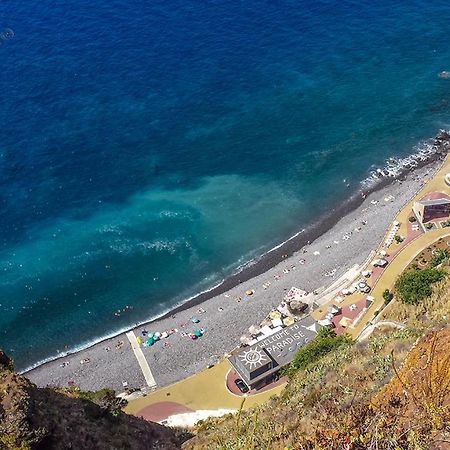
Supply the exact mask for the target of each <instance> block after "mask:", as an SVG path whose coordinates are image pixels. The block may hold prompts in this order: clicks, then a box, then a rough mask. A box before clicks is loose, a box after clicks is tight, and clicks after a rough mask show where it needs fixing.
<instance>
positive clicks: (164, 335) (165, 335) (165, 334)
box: [161, 331, 169, 339]
mask: <svg viewBox="0 0 450 450" xmlns="http://www.w3.org/2000/svg"><path fill="white" fill-rule="evenodd" d="M168 336H169V335H168V334H167V331H163V332H162V333H161V339H165V338H166V337H168Z"/></svg>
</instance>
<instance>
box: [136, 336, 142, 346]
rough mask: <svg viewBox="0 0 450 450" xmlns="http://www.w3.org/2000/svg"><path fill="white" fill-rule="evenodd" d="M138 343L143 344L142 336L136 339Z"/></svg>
mask: <svg viewBox="0 0 450 450" xmlns="http://www.w3.org/2000/svg"><path fill="white" fill-rule="evenodd" d="M136 341H137V343H138V344H139V345H141V344H142V338H141V337H140V336H138V337H137V338H136Z"/></svg>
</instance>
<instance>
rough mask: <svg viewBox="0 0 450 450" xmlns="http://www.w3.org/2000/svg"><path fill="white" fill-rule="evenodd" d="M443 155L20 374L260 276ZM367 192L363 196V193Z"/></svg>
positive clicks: (385, 181)
mask: <svg viewBox="0 0 450 450" xmlns="http://www.w3.org/2000/svg"><path fill="white" fill-rule="evenodd" d="M441 159H442V158H441V156H440V155H439V154H433V155H432V156H431V157H430V158H428V159H427V160H426V161H421V162H420V163H419V164H418V166H417V167H415V168H414V170H411V171H407V170H405V171H404V172H402V173H400V174H399V175H398V176H397V177H389V178H388V177H385V178H382V179H381V180H379V181H378V182H377V183H376V184H374V185H373V186H371V187H370V188H368V189H367V190H365V191H364V192H363V190H362V189H361V188H360V189H359V190H358V191H356V192H353V193H352V194H351V195H350V197H349V198H347V199H346V200H345V201H344V202H342V203H341V205H340V206H339V207H337V208H334V209H333V210H332V211H330V212H329V213H324V214H322V215H321V216H320V217H319V218H318V219H317V220H316V221H314V222H313V223H311V224H310V225H308V226H307V228H303V229H302V230H300V231H298V232H296V233H294V234H293V235H292V236H290V237H289V238H287V239H286V240H284V241H282V242H281V243H280V244H277V245H275V246H274V247H273V248H271V249H269V250H267V251H265V252H264V253H263V254H261V255H259V256H257V257H255V258H253V259H251V260H249V261H247V262H245V263H243V264H242V265H241V267H242V268H241V269H240V270H238V271H236V272H234V273H231V274H230V275H229V276H227V277H226V278H224V279H222V280H221V281H220V282H218V283H216V284H215V285H214V286H212V287H210V288H207V289H205V290H203V291H201V292H198V293H196V294H193V295H192V296H191V297H188V298H186V299H184V300H182V301H180V302H179V303H177V304H174V305H173V306H171V307H169V308H168V309H167V310H165V311H163V312H161V313H159V314H156V315H155V316H153V317H150V318H148V319H144V320H143V321H141V322H135V323H134V324H132V325H129V326H125V327H123V328H121V329H119V330H117V331H113V332H111V333H108V334H106V335H104V336H101V337H99V338H94V339H93V340H92V341H89V342H87V343H85V344H80V345H78V346H75V347H74V348H73V349H71V350H68V351H67V352H61V353H59V354H57V355H53V356H49V357H48V358H46V359H44V360H41V361H38V362H36V363H34V364H31V365H29V366H27V367H26V368H25V369H23V370H20V371H19V373H21V374H26V373H28V372H31V371H32V370H35V369H37V368H39V367H41V366H44V365H46V364H48V363H51V362H54V361H57V360H59V359H61V358H64V357H67V356H70V355H75V354H77V353H80V352H82V351H84V350H87V349H89V348H90V347H93V346H95V345H97V344H101V343H103V342H106V341H108V340H110V339H114V338H116V337H118V336H121V335H122V334H124V333H126V332H128V331H131V330H134V329H136V328H137V327H142V326H147V325H150V324H155V323H158V322H159V321H162V320H164V319H167V318H170V317H171V316H173V315H174V314H177V313H180V312H182V311H185V310H187V309H189V308H192V307H195V306H200V305H201V304H202V303H204V302H206V301H207V300H210V299H211V298H213V297H215V296H218V295H221V294H224V293H226V292H228V291H230V290H231V289H233V288H235V287H236V286H239V285H240V284H242V283H244V282H246V281H249V280H251V279H252V278H255V277H257V276H259V275H262V274H264V273H266V272H267V271H268V270H270V269H272V268H273V267H275V266H277V265H278V264H280V263H281V262H283V260H285V259H286V256H285V255H287V257H288V258H289V257H291V256H293V255H294V254H295V253H296V252H298V251H300V250H301V249H302V248H304V247H305V246H307V245H309V244H311V243H313V242H314V241H315V240H316V239H318V238H319V237H321V236H323V235H324V234H325V233H327V232H328V231H329V230H331V229H332V228H333V226H334V225H336V224H337V223H338V222H339V220H340V219H341V218H342V217H344V216H346V215H348V214H349V213H351V212H353V211H355V210H356V209H357V208H358V207H360V206H361V204H362V203H363V202H364V200H365V198H366V197H367V196H369V195H371V194H374V193H376V192H378V191H381V190H382V189H383V188H385V187H387V186H389V185H391V184H394V183H396V182H398V181H401V180H403V179H404V178H405V177H407V176H409V175H411V174H414V172H415V171H417V170H420V169H422V168H424V167H427V166H431V165H433V164H434V163H436V162H437V161H439V160H441ZM363 193H364V194H365V196H363V195H362V194H363Z"/></svg>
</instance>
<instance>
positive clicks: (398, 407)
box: [183, 277, 450, 450]
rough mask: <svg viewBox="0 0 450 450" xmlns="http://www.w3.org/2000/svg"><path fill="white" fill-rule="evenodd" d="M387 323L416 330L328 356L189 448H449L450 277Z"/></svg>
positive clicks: (199, 433)
mask: <svg viewBox="0 0 450 450" xmlns="http://www.w3.org/2000/svg"><path fill="white" fill-rule="evenodd" d="M383 316H384V318H386V319H389V320H395V321H398V322H403V323H405V324H407V328H406V329H404V330H395V331H392V330H391V331H388V330H386V329H384V330H383V329H380V330H377V331H376V332H374V334H373V335H372V336H371V337H370V338H369V339H368V340H367V341H365V342H363V343H357V344H355V345H353V346H351V345H348V346H345V347H344V348H341V349H339V350H338V351H337V352H334V353H332V354H329V355H327V356H325V357H324V358H322V359H321V360H319V361H318V362H316V363H315V364H313V365H312V366H310V367H308V369H307V370H300V371H298V372H297V373H296V374H295V375H294V376H293V377H292V378H291V379H290V381H289V383H288V386H287V387H286V389H285V390H284V391H283V393H282V395H281V396H280V397H277V398H272V399H271V400H270V401H269V402H268V403H267V404H265V405H263V406H261V407H259V408H257V409H253V410H249V411H246V412H244V411H240V412H239V414H238V415H234V416H233V415H229V416H227V417H224V418H221V419H215V420H208V421H205V422H202V423H200V424H199V425H198V428H197V430H196V437H195V438H194V439H192V440H190V441H188V442H186V443H185V444H184V446H183V448H184V449H208V450H209V449H220V450H238V449H239V450H241V449H245V450H260V449H274V450H277V449H280V450H281V449H282V450H287V449H288V450H294V449H299V450H309V449H311V450H313V449H314V450H322V449H323V450H342V449H349V450H363V449H368V450H426V449H436V450H444V449H445V450H447V449H450V428H449V424H450V412H449V404H450V394H449V393H450V356H449V355H448V350H449V348H450V328H448V318H449V317H450V277H448V278H447V279H446V280H445V281H444V282H442V283H440V284H439V285H437V286H436V287H435V289H434V293H433V295H432V296H431V297H430V298H429V299H426V300H425V301H424V302H423V303H422V304H421V305H417V306H413V305H403V304H401V303H399V302H396V301H394V302H392V303H391V304H390V305H389V307H388V308H386V310H385V311H384V312H383ZM429 330H434V331H429Z"/></svg>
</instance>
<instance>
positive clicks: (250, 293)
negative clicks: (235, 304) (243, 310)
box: [245, 289, 255, 296]
mask: <svg viewBox="0 0 450 450" xmlns="http://www.w3.org/2000/svg"><path fill="white" fill-rule="evenodd" d="M254 293H255V291H254V290H253V289H248V290H247V291H245V294H246V295H249V296H250V295H253V294H254Z"/></svg>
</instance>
